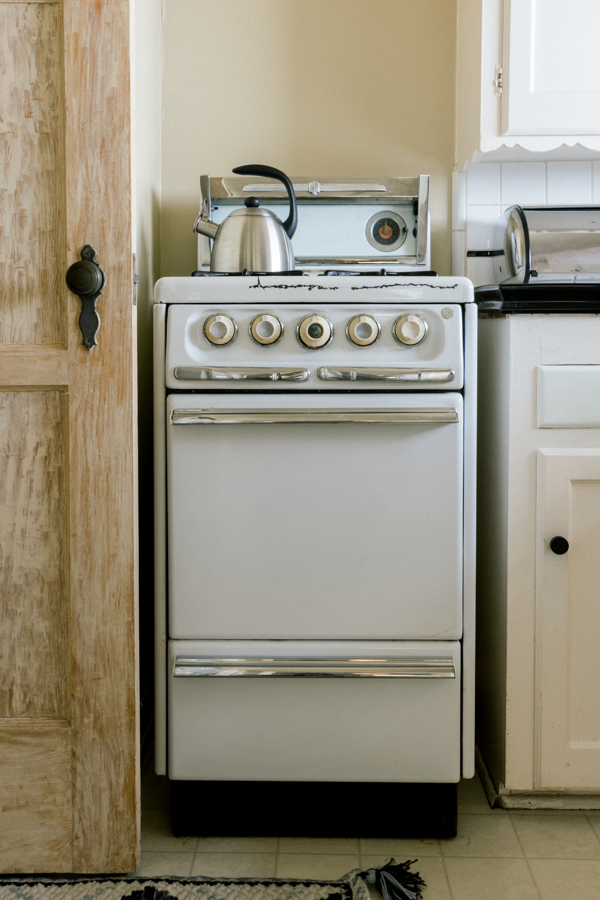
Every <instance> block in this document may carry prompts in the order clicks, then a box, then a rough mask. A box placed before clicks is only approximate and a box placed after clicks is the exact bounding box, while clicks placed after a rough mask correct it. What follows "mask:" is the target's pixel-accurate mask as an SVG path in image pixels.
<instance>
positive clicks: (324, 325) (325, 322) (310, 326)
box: [298, 315, 333, 350]
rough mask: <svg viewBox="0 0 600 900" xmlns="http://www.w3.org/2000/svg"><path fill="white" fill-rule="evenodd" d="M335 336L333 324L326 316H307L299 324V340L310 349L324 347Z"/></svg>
mask: <svg viewBox="0 0 600 900" xmlns="http://www.w3.org/2000/svg"><path fill="white" fill-rule="evenodd" d="M332 337H333V325H332V324H331V322H330V321H329V319H326V318H325V316H317V315H314V316H307V317H306V318H305V319H302V321H301V322H300V324H299V325H298V340H299V341H300V343H301V344H302V346H303V347H306V348H307V349H308V350H318V349H319V347H324V346H325V345H326V344H328V343H329V341H330V340H331V338H332Z"/></svg>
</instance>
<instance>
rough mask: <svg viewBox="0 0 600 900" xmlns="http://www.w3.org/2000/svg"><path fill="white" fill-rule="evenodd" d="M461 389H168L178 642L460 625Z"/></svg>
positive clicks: (386, 633) (443, 633) (396, 632)
mask: <svg viewBox="0 0 600 900" xmlns="http://www.w3.org/2000/svg"><path fill="white" fill-rule="evenodd" d="M462 418H463V415H462V397H461V396H460V395H459V394H456V393H450V392H448V393H445V394H441V393H440V394H432V393H428V394H415V393H404V394H399V393H396V394H393V393H385V394H379V395H376V394H372V393H371V394H359V393H346V394H336V395H331V394H327V395H324V394H315V393H313V394H308V393H307V394H298V393H294V394H293V395H292V394H281V393H278V394H265V393H263V394H260V395H258V394H248V393H246V394H242V393H238V394H220V395H219V396H215V395H214V394H211V395H206V394H190V395H185V394H175V395H171V396H170V397H169V398H168V407H167V421H168V425H167V431H168V535H169V537H168V547H169V550H168V552H169V557H168V563H169V631H170V637H171V638H172V639H177V640H193V639H196V640H200V639H201V640H216V639H226V640H240V639H245V640H248V639H296V640H298V639H304V640H308V639H316V640H326V639H330V640H331V639H334V640H367V639H374V640H387V641H390V640H437V641H452V640H456V639H459V638H460V637H461V634H462V498H463V422H462Z"/></svg>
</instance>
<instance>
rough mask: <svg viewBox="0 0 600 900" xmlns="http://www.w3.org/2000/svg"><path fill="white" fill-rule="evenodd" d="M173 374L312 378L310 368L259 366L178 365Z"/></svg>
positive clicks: (186, 378) (187, 378)
mask: <svg viewBox="0 0 600 900" xmlns="http://www.w3.org/2000/svg"><path fill="white" fill-rule="evenodd" d="M282 333H283V329H282ZM173 374H174V376H175V378H176V379H177V380H178V381H308V380H309V378H310V371H309V370H308V369H264V368H260V367H259V366H233V367H230V368H220V367H218V368H213V367H208V366H176V367H175V369H174V370H173Z"/></svg>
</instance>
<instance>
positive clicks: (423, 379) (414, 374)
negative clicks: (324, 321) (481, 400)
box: [317, 366, 455, 384]
mask: <svg viewBox="0 0 600 900" xmlns="http://www.w3.org/2000/svg"><path fill="white" fill-rule="evenodd" d="M454 375H455V372H454V370H453V369H407V368H403V369H399V368H383V367H379V366H370V367H368V366H367V367H365V366H362V367H361V366H352V368H346V367H343V366H341V367H340V366H338V367H337V368H335V369H333V368H331V367H325V366H322V367H321V368H320V369H317V378H318V379H319V380H320V381H396V382H409V383H411V384H414V383H418V384H447V383H448V382H449V381H453V380H454Z"/></svg>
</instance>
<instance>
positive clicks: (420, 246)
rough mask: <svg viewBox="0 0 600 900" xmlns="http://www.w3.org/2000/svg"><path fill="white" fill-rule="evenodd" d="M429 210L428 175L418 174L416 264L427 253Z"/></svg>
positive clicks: (419, 263)
mask: <svg viewBox="0 0 600 900" xmlns="http://www.w3.org/2000/svg"><path fill="white" fill-rule="evenodd" d="M428 210H429V175H419V206H418V215H417V265H422V264H423V263H424V262H425V257H426V255H427V213H428Z"/></svg>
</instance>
